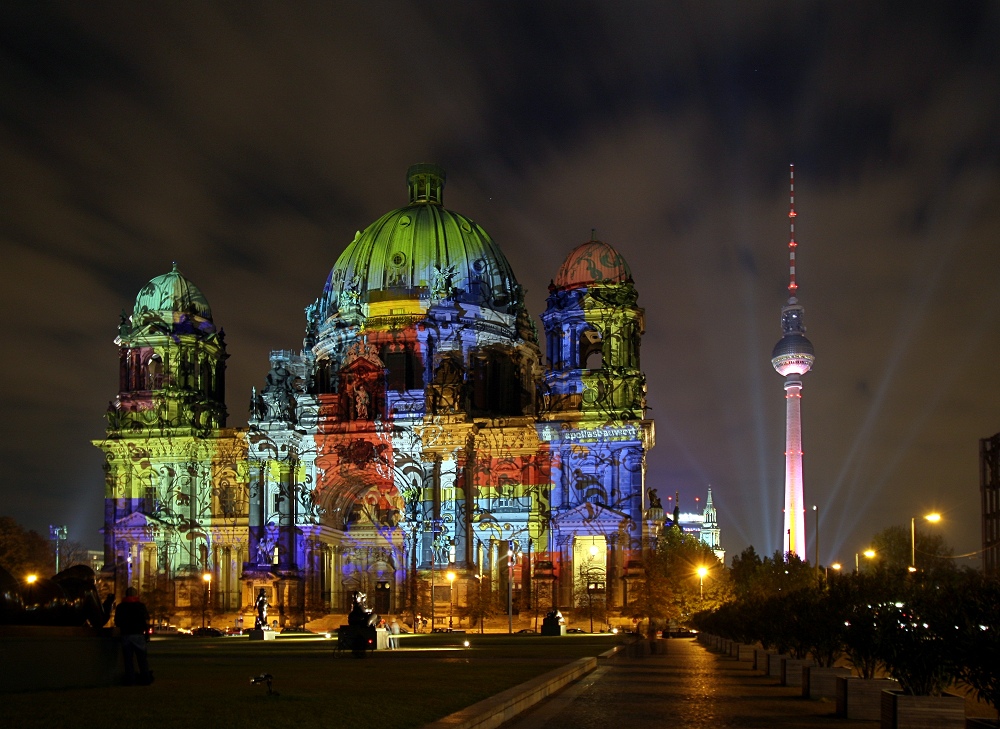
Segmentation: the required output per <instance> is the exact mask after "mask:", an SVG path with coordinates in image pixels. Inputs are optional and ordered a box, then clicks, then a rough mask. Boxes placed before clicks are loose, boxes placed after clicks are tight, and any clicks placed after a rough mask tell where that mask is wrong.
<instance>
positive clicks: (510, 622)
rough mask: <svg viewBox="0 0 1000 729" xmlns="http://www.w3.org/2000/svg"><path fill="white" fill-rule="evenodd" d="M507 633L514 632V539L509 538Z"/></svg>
mask: <svg viewBox="0 0 1000 729" xmlns="http://www.w3.org/2000/svg"><path fill="white" fill-rule="evenodd" d="M507 633H508V634H513V633H514V540H513V539H508V540H507Z"/></svg>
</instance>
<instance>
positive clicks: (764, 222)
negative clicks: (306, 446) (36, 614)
mask: <svg viewBox="0 0 1000 729" xmlns="http://www.w3.org/2000/svg"><path fill="white" fill-rule="evenodd" d="M998 38H1000V4H998V3H995V2H960V1H952V2H947V3H945V2H940V3H939V2H926V3H920V2H918V3H913V2H879V3H871V2H829V3H815V2H792V1H789V2H780V3H768V2H752V3H745V2H744V3H734V2H708V1H707V0H692V1H691V2H670V3H662V2H615V3H612V2H599V3H590V2H581V1H580V0H574V2H565V3H563V2H523V3H522V2H502V3H500V2H497V3H487V2H412V3H410V2H377V1H372V2H363V3H360V2H359V3H351V4H349V3H346V2H329V1H325V2H315V3H308V2H296V3H268V2H253V3H207V2H201V1H198V2H169V3H152V2H150V3H146V2H143V3H136V2H130V3H122V4H120V5H118V4H113V3H69V2H67V3H63V4H58V3H56V4H52V3H41V2H33V1H28V0H24V1H23V2H16V1H15V2H7V3H4V4H3V6H2V9H0V254H2V265H3V274H4V281H3V285H2V286H0V312H2V314H3V321H4V326H5V329H4V336H3V341H4V345H3V351H4V353H5V355H4V357H3V360H4V363H5V373H4V376H3V378H2V380H3V385H2V394H3V397H2V408H3V410H2V413H0V416H2V419H0V422H2V428H3V435H2V439H0V445H2V459H3V460H2V463H3V468H2V471H0V499H2V501H0V514H4V515H9V516H12V517H14V518H16V519H17V520H19V521H20V522H22V523H23V524H25V525H26V526H28V527H30V528H34V529H37V530H39V531H41V532H43V533H45V534H47V528H48V525H49V524H66V525H68V526H69V531H70V538H71V539H74V540H77V541H80V542H83V543H85V544H87V545H90V546H95V547H96V546H97V545H98V544H100V537H99V535H98V529H99V528H100V526H101V522H102V513H103V512H102V508H103V498H104V484H103V474H102V471H101V457H100V453H99V451H98V450H97V449H96V448H94V447H93V446H91V445H90V440H92V439H95V438H97V439H99V438H101V437H102V436H103V433H104V419H103V413H104V410H105V408H106V407H107V404H108V401H109V400H111V399H112V398H113V397H114V396H115V394H116V391H117V386H118V382H117V377H118V355H117V348H116V347H115V345H114V342H113V340H114V338H115V336H116V334H117V328H118V320H119V314H120V312H121V311H122V310H123V309H124V310H126V311H127V312H131V308H132V304H133V302H134V300H135V295H136V293H137V292H138V291H139V289H140V287H142V286H143V285H144V284H145V283H146V282H147V281H149V279H151V278H153V277H154V276H157V275H160V274H163V273H166V272H167V271H169V270H170V266H171V262H172V261H177V262H178V266H179V268H180V270H181V271H182V272H183V273H184V274H185V275H186V276H187V277H188V278H190V279H191V280H192V281H193V282H194V283H195V284H197V285H198V286H199V287H200V288H201V289H202V291H203V292H204V293H205V295H206V297H207V298H208V300H209V302H210V303H211V305H212V310H213V313H214V318H215V323H216V325H217V326H221V327H223V328H225V330H226V334H227V341H228V343H229V353H230V355H231V357H230V359H229V369H228V374H227V380H228V383H227V384H228V393H227V401H228V405H229V411H230V421H229V424H230V425H232V426H243V425H245V424H246V415H247V406H248V402H249V393H250V388H251V386H253V385H258V386H259V385H260V384H262V382H263V378H264V376H265V374H266V373H267V370H268V359H267V357H268V352H269V351H270V350H271V349H298V348H299V347H301V344H302V336H303V334H304V327H305V317H304V313H303V309H304V307H305V306H307V305H308V304H310V303H311V302H312V301H313V300H314V299H315V298H316V297H317V296H318V295H319V294H320V292H321V290H322V287H323V282H324V281H325V279H326V276H327V274H328V273H329V270H330V268H331V267H332V266H333V264H334V262H335V261H336V259H337V257H338V255H339V254H340V253H341V252H342V251H343V250H344V248H345V247H346V245H347V244H348V243H349V242H350V241H351V240H352V239H353V238H354V234H355V231H356V230H359V229H362V228H364V227H365V226H367V225H368V224H369V223H371V222H372V221H374V220H375V219H376V218H377V217H378V216H379V215H381V214H382V213H384V212H386V211H388V210H391V209H393V208H397V207H401V206H403V205H405V204H406V202H407V195H406V184H405V174H406V169H407V167H408V166H409V165H410V164H412V163H415V162H435V163H438V164H440V165H442V166H444V167H445V168H446V170H447V172H448V185H447V188H446V190H445V205H446V206H447V207H448V208H451V209H453V210H456V211H458V212H461V213H463V214H465V215H467V216H469V217H471V218H472V219H474V220H475V221H477V222H478V223H480V224H481V225H483V227H485V228H486V230H487V231H489V233H490V234H491V235H492V237H493V238H494V240H495V241H497V243H498V244H499V245H500V247H501V248H502V250H503V251H504V252H505V253H506V255H507V257H508V259H509V260H510V262H511V264H512V266H513V268H514V271H515V272H516V274H517V276H518V278H519V281H520V283H521V284H522V285H523V286H524V287H525V288H526V289H527V290H528V305H529V308H530V311H531V313H532V315H533V316H534V317H535V320H536V323H537V322H538V319H537V315H538V314H539V313H541V311H542V310H543V309H544V299H545V296H546V293H547V286H548V283H549V280H550V279H551V278H553V277H554V276H555V274H556V272H557V270H558V268H559V265H560V263H561V262H562V260H563V258H564V257H565V256H566V254H567V253H568V252H569V251H570V250H571V249H572V248H573V247H575V246H577V245H579V244H580V243H582V242H584V241H586V240H588V239H589V238H590V235H591V232H590V231H591V229H592V228H595V229H596V231H597V237H598V238H600V239H602V240H604V241H606V242H608V243H610V244H611V245H613V246H615V247H616V248H617V249H618V250H619V251H620V252H621V253H622V254H623V255H624V256H625V258H626V260H627V261H628V262H629V264H630V265H631V267H632V271H633V275H634V278H635V282H636V287H637V289H638V291H639V303H640V305H642V306H644V307H645V309H646V334H645V337H644V338H643V347H642V366H643V369H644V370H645V372H646V374H647V378H648V393H649V396H648V403H649V407H650V409H649V413H648V415H649V416H650V417H652V418H653V419H655V422H656V435H657V445H656V447H655V448H654V449H653V450H652V451H651V453H650V454H649V460H648V467H649V468H648V479H647V481H648V483H647V486H648V487H655V488H657V489H658V490H659V492H660V494H661V496H665V495H667V494H671V495H672V494H673V493H674V492H675V491H679V492H680V498H681V508H682V510H684V511H692V510H694V509H695V501H694V500H695V497H700V498H701V499H702V500H704V497H705V493H706V491H707V489H708V487H709V486H711V487H712V490H713V495H714V498H715V501H716V505H717V507H718V509H719V518H720V524H721V528H722V541H723V546H724V547H725V548H726V549H727V550H728V553H729V557H730V558H731V557H732V556H733V555H735V554H737V553H739V551H741V550H742V549H743V548H744V547H746V546H747V545H748V544H753V545H754V546H755V547H756V548H757V550H758V552H761V553H771V552H773V551H774V550H776V549H779V548H781V547H782V544H783V539H782V534H781V530H782V526H781V524H782V506H783V485H784V460H783V450H784V391H783V388H782V378H781V377H780V376H779V375H778V374H776V373H775V372H774V370H773V369H772V367H771V364H770V354H771V348H772V347H773V346H774V344H775V342H776V341H777V340H778V339H779V338H780V336H781V328H780V309H781V306H782V304H783V303H784V302H785V299H786V298H787V291H786V289H785V286H786V285H787V277H788V267H787V241H788V217H787V212H788V166H789V164H790V163H794V164H795V165H796V209H797V211H798V218H797V223H796V234H797V235H796V238H797V240H798V242H799V257H798V263H799V269H798V281H799V286H800V287H799V298H800V301H801V302H802V304H803V305H804V306H805V323H806V326H807V328H808V336H809V338H810V339H811V340H812V342H813V344H814V345H815V347H816V353H817V360H816V364H815V367H814V369H813V371H812V372H811V373H809V374H808V375H807V376H806V377H805V380H804V383H805V388H804V392H803V401H802V413H803V439H804V451H805V457H804V458H805V461H804V462H805V493H806V503H807V504H809V505H810V506H811V505H812V504H817V505H818V506H819V515H820V537H821V543H820V561H821V562H822V563H829V562H832V561H834V560H841V561H843V562H844V563H845V564H846V563H849V562H852V561H853V558H854V557H853V556H854V553H855V552H857V551H858V550H860V549H863V548H864V547H866V546H867V544H868V541H869V539H870V537H871V536H872V535H873V534H874V533H876V532H877V531H879V530H881V529H883V528H885V527H887V526H890V525H893V524H899V525H906V526H907V527H908V526H909V519H910V517H911V516H913V515H920V514H923V513H925V512H927V511H929V510H932V509H937V510H940V511H941V512H942V514H943V516H944V521H943V522H942V524H941V525H940V526H935V527H928V528H930V529H940V530H941V533H942V534H943V535H944V537H945V539H946V540H947V542H948V543H949V544H950V545H951V546H953V547H954V549H955V552H956V554H965V553H972V552H976V551H977V550H978V549H979V547H980V544H981V529H980V496H979V466H978V449H979V439H980V438H983V437H987V436H990V435H992V434H994V433H996V432H997V431H1000V372H998V362H1000V286H998V280H1000V245H998V243H1000V240H998V237H1000V174H998V172H1000V131H998V130H1000V98H998V97H1000V58H998V54H1000V51H998V48H1000V44H998ZM807 534H808V547H807V550H808V557H809V558H810V560H811V559H812V558H813V554H814V551H813V550H814V521H813V514H812V512H811V511H810V512H809V514H808V521H807ZM727 561H728V559H727ZM960 561H961V562H962V564H970V565H978V564H979V558H978V554H975V555H974V557H973V558H972V559H964V560H960Z"/></svg>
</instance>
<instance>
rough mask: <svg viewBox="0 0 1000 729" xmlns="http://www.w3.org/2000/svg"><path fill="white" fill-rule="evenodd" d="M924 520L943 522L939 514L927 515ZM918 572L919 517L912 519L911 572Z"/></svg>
mask: <svg viewBox="0 0 1000 729" xmlns="http://www.w3.org/2000/svg"><path fill="white" fill-rule="evenodd" d="M924 519H926V520H927V521H929V522H931V523H933V524H936V523H937V522H939V521H941V515H940V514H938V513H937V512H933V513H931V514H925V515H924ZM916 571H917V517H915V516H911V517H910V572H916Z"/></svg>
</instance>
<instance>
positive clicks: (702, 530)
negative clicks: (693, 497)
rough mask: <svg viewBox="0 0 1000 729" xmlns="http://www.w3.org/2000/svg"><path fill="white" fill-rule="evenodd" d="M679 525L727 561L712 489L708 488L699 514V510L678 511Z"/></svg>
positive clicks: (722, 559)
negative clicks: (703, 505) (703, 506)
mask: <svg viewBox="0 0 1000 729" xmlns="http://www.w3.org/2000/svg"><path fill="white" fill-rule="evenodd" d="M678 517H679V519H678V525H679V526H680V528H681V530H682V531H684V532H685V533H687V534H693V535H694V536H696V537H698V538H699V539H700V540H701V541H702V542H704V543H705V544H707V545H708V546H709V547H711V548H712V551H713V552H715V556H716V557H718V558H719V561H720V562H722V563H723V564H725V563H726V550H725V549H723V548H722V543H721V541H720V536H719V535H720V530H719V517H718V514H717V512H716V509H715V503H714V502H713V501H712V489H711V488H710V489H709V490H708V498H706V499H705V508H704V509H703V510H702V512H701V513H700V514H699V513H697V512H684V511H679V512H678Z"/></svg>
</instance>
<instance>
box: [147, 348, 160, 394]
mask: <svg viewBox="0 0 1000 729" xmlns="http://www.w3.org/2000/svg"><path fill="white" fill-rule="evenodd" d="M161 387H163V359H161V357H160V355H158V354H154V355H153V356H151V357H150V358H149V359H148V360H146V389H147V390H159V389H160V388H161Z"/></svg>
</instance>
